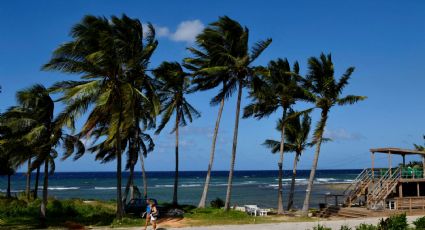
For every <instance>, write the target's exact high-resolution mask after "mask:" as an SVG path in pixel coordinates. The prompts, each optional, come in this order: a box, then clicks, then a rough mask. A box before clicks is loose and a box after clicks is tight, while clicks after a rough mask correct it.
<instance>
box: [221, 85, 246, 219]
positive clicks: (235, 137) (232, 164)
mask: <svg viewBox="0 0 425 230" xmlns="http://www.w3.org/2000/svg"><path fill="white" fill-rule="evenodd" d="M241 99H242V82H241V81H239V89H238V99H237V102H236V118H235V128H234V130H233V146H232V158H231V160H230V170H229V180H228V182H227V192H226V202H225V203H224V209H225V210H226V211H228V210H229V209H230V197H231V193H232V181H233V170H234V168H235V159H236V147H237V144H238V128H239V113H240V110H241Z"/></svg>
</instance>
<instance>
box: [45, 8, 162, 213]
mask: <svg viewBox="0 0 425 230" xmlns="http://www.w3.org/2000/svg"><path fill="white" fill-rule="evenodd" d="M149 28H150V29H151V31H153V27H152V25H149ZM143 34H144V33H143V28H142V23H141V22H140V21H139V20H137V19H131V18H129V17H127V16H126V15H122V17H120V18H119V17H116V16H112V17H111V19H108V18H104V17H95V16H90V15H88V16H85V17H84V18H83V20H82V21H81V22H80V23H78V24H76V25H75V26H74V27H73V28H72V30H71V36H72V38H73V40H72V41H70V42H67V43H65V44H63V45H61V46H59V48H57V49H56V50H55V51H54V53H53V57H52V58H51V60H50V61H49V63H47V64H46V65H44V67H43V69H44V70H54V71H61V72H65V73H74V74H80V75H81V76H82V77H81V78H82V79H83V80H82V81H64V82H59V83H57V84H55V85H54V87H53V88H52V89H53V90H54V92H61V93H63V96H62V97H61V98H60V100H61V101H62V102H64V103H65V104H66V107H65V110H64V111H63V112H62V113H61V114H60V115H59V119H60V120H61V121H62V123H64V124H67V125H68V126H69V127H70V128H72V129H73V128H74V121H75V119H76V118H78V117H79V116H81V114H83V113H85V112H87V111H88V109H89V108H92V109H91V112H90V114H89V116H88V119H87V120H86V122H85V124H84V126H83V128H82V130H81V132H80V135H82V136H83V137H88V136H90V134H91V133H92V132H93V130H96V129H97V128H99V127H103V128H106V130H104V131H103V132H100V133H101V134H102V135H105V136H106V139H105V140H104V141H105V144H104V145H103V147H105V148H106V149H109V150H113V151H114V155H115V157H116V160H117V218H118V219H121V218H122V215H123V208H122V191H121V183H122V182H121V180H122V178H121V171H122V170H121V162H122V153H123V150H124V149H125V148H123V146H122V145H123V143H124V142H125V141H126V137H128V136H130V131H131V130H132V127H134V124H135V113H134V110H133V106H134V102H135V101H138V100H139V99H137V98H146V95H144V93H145V92H144V91H141V90H140V89H139V88H138V87H137V86H135V85H134V84H133V81H132V80H131V79H132V77H131V76H135V74H136V73H139V74H141V73H140V72H139V71H140V64H144V63H140V62H139V61H140V60H144V61H145V62H146V64H147V63H148V62H149V60H148V59H143V58H140V57H139V56H138V55H142V56H143V55H146V56H144V57H150V55H151V53H149V52H146V53H144V52H140V50H143V49H144V45H143V44H144V42H145V40H144V38H143ZM149 38H152V36H148V39H149ZM147 42H148V43H149V42H151V43H156V42H155V41H147ZM154 47H155V46H151V47H150V48H149V49H154ZM148 53H149V54H148ZM91 105H92V106H91ZM111 146H113V147H111Z"/></svg>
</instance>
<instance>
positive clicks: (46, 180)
mask: <svg viewBox="0 0 425 230" xmlns="http://www.w3.org/2000/svg"><path fill="white" fill-rule="evenodd" d="M48 183H49V159H46V160H45V161H44V182H43V200H42V202H41V207H40V224H41V226H45V225H46V207H47V188H48V186H49V184H48Z"/></svg>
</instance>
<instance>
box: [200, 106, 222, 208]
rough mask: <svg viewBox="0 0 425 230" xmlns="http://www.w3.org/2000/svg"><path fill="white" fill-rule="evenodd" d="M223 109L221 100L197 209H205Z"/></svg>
mask: <svg viewBox="0 0 425 230" xmlns="http://www.w3.org/2000/svg"><path fill="white" fill-rule="evenodd" d="M223 108H224V98H223V99H221V101H220V108H219V109H218V115H217V120H216V122H215V128H214V136H213V140H212V146H211V153H210V162H209V163H208V172H207V177H206V178H205V185H204V191H203V192H202V196H201V200H200V201H199V204H198V208H205V203H206V201H207V195H208V187H209V185H210V180H211V170H212V165H213V162H214V153H215V144H216V141H217V134H218V128H219V126H220V120H221V114H222V113H223Z"/></svg>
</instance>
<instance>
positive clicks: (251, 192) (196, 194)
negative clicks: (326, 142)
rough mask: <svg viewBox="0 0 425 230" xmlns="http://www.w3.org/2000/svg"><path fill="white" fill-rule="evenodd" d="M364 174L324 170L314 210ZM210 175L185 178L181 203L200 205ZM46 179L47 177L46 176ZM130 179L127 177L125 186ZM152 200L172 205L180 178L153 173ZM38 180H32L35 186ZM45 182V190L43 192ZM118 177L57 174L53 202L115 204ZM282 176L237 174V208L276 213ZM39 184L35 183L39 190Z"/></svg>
mask: <svg viewBox="0 0 425 230" xmlns="http://www.w3.org/2000/svg"><path fill="white" fill-rule="evenodd" d="M360 172H361V170H318V171H317V173H316V175H317V176H316V183H315V186H314V188H313V194H312V201H311V205H312V206H313V207H314V206H317V205H318V203H321V202H323V200H324V198H323V197H324V195H325V194H326V193H329V192H333V193H341V191H337V190H334V189H333V188H332V187H331V186H329V184H335V183H351V182H352V180H353V179H354V178H355V177H356V176H357V174H358V173H360ZM291 173H292V171H289V170H288V171H285V172H284V181H283V182H284V191H283V192H284V201H285V203H286V199H287V198H286V197H287V194H288V189H289V183H290V175H291ZM309 173H310V171H309V170H299V171H298V172H297V176H298V177H297V180H296V187H295V207H297V208H300V207H301V206H302V202H303V199H304V195H305V189H306V183H307V178H308V175H309ZM205 175H206V172H200V171H186V172H180V181H179V202H180V203H184V204H193V205H197V203H198V202H199V198H200V196H201V193H202V189H203V183H204V180H205ZM41 176H42V174H41ZM127 176H128V174H127V173H123V186H125V184H126V180H127ZM135 176H136V177H135V183H136V185H137V186H138V187H139V188H141V185H142V179H141V178H142V177H141V173H140V172H136V175H135ZM147 176H148V180H147V181H148V196H149V197H153V198H156V199H158V200H159V201H164V202H169V201H171V198H172V190H173V182H174V173H173V172H148V173H147ZM227 176H228V172H225V171H216V172H213V174H212V179H211V186H210V189H209V195H208V197H209V200H212V199H215V198H216V197H220V198H222V199H224V198H225V195H226V188H227ZM34 177H35V175H34V174H33V175H32V180H33V179H34ZM41 178H42V177H40V182H39V183H40V186H39V190H41V188H42V180H41ZM115 178H116V174H115V173H114V172H57V173H55V174H54V175H53V176H50V177H49V196H53V197H56V198H58V199H68V198H81V199H100V200H111V199H115V198H116V179H115ZM25 179H26V176H25V174H22V173H18V174H16V175H14V176H13V177H12V192H14V193H17V192H22V191H24V189H25ZM6 182H7V178H6V177H0V192H5V191H6V185H7V184H6ZM277 182H278V181H277V171H273V170H267V171H236V172H235V174H234V180H233V189H232V204H238V205H244V204H257V205H261V206H263V207H275V206H276V202H277ZM33 184H34V181H32V182H31V185H32V186H33Z"/></svg>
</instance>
